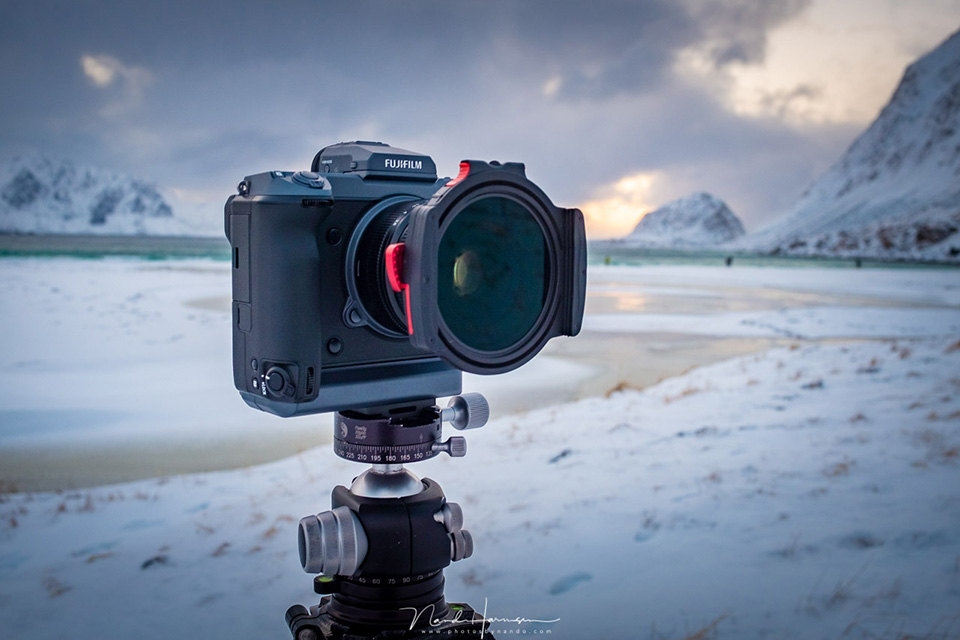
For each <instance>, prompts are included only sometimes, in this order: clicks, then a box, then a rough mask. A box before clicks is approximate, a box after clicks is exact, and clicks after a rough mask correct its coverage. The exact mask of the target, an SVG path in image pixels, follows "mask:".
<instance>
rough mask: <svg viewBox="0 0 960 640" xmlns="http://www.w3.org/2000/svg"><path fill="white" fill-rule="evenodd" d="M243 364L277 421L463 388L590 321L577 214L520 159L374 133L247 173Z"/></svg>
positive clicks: (241, 277)
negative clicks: (445, 172)
mask: <svg viewBox="0 0 960 640" xmlns="http://www.w3.org/2000/svg"><path fill="white" fill-rule="evenodd" d="M225 225H226V234H227V237H228V238H229V239H230V242H231V245H232V249H233V373H234V383H235V384H236V387H237V389H239V390H240V394H241V395H242V396H243V398H244V400H246V402H247V403H248V404H250V405H251V406H253V407H256V408H258V409H261V410H263V411H268V412H270V413H274V414H277V415H280V416H293V415H303V414H310V413H319V412H325V411H334V410H344V409H360V408H371V407H377V406H383V405H392V404H396V403H398V402H406V401H416V400H419V399H423V398H429V399H433V398H437V397H441V396H450V395H455V394H458V393H460V390H461V388H460V386H461V371H469V372H473V373H483V374H492V373H502V372H505V371H510V370H512V369H515V368H517V367H519V366H520V365H522V364H523V363H525V362H527V361H528V360H530V359H531V358H532V357H533V356H534V355H536V354H537V353H538V352H539V351H540V349H541V348H543V346H544V344H545V343H546V342H547V340H549V339H550V338H552V337H554V336H560V335H570V336H572V335H576V334H577V333H578V332H579V330H580V324H581V319H582V316H583V305H584V289H585V282H586V241H585V237H584V223H583V214H582V213H581V212H580V211H579V210H578V209H563V208H560V207H557V206H555V205H554V204H553V203H552V202H550V199H549V198H548V197H547V196H546V194H544V193H543V191H541V190H540V189H539V188H538V187H537V186H536V185H535V184H533V183H532V182H531V181H530V180H528V179H527V178H526V176H525V174H524V166H523V165H522V164H519V163H513V162H510V163H505V164H500V163H498V162H489V163H488V162H480V161H476V160H466V161H464V162H461V163H460V172H459V175H457V176H456V177H455V178H453V179H446V178H445V179H439V180H438V179H437V173H436V167H435V165H434V162H433V160H432V159H431V158H430V157H429V156H426V155H422V154H419V153H413V152H411V151H405V150H403V149H396V148H393V147H390V146H387V145H385V144H383V143H380V142H347V143H341V144H335V145H332V146H329V147H326V148H325V149H323V150H321V151H320V152H319V153H318V154H317V156H316V157H315V158H314V159H313V165H312V167H311V168H310V171H270V172H268V173H259V174H256V175H253V176H249V177H247V178H245V179H244V180H243V182H241V183H240V185H239V188H238V194H237V195H234V196H231V197H230V199H229V200H227V204H226V208H225Z"/></svg>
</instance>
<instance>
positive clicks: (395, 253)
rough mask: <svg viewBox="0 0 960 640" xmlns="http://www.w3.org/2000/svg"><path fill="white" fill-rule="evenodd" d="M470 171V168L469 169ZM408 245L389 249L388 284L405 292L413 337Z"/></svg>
mask: <svg viewBox="0 0 960 640" xmlns="http://www.w3.org/2000/svg"><path fill="white" fill-rule="evenodd" d="M467 170H468V171H469V167H468V168H467ZM405 247H406V245H405V244H404V243H402V242H398V243H396V244H391V245H390V246H389V247H387V250H386V253H385V257H386V259H387V265H386V266H387V282H389V283H390V288H391V289H393V290H394V291H396V292H397V293H400V292H401V291H402V292H403V299H404V302H405V303H406V311H407V334H408V335H411V336H412V335H413V317H412V316H411V315H410V285H409V284H407V283H406V282H404V281H403V252H404V249H405Z"/></svg>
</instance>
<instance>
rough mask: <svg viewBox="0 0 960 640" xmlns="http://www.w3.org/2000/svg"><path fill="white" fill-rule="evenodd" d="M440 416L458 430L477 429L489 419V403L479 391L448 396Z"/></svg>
mask: <svg viewBox="0 0 960 640" xmlns="http://www.w3.org/2000/svg"><path fill="white" fill-rule="evenodd" d="M440 418H441V420H443V421H444V422H449V423H450V425H451V426H452V427H453V428H454V429H458V430H460V431H464V430H466V429H479V428H480V427H482V426H483V425H485V424H487V420H489V419H490V405H489V404H488V403H487V399H486V398H484V397H483V396H482V395H480V394H479V393H465V394H463V395H460V396H454V397H452V398H450V402H448V403H447V408H446V409H444V410H443V411H442V412H441V414H440Z"/></svg>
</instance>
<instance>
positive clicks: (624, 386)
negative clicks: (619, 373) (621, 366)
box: [603, 380, 640, 398]
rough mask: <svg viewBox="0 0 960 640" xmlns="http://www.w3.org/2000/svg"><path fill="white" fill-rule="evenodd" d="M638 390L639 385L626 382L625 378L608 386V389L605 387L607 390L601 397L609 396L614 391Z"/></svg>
mask: <svg viewBox="0 0 960 640" xmlns="http://www.w3.org/2000/svg"><path fill="white" fill-rule="evenodd" d="M639 390H640V388H639V387H637V386H635V385H632V384H630V383H629V382H627V381H626V380H621V381H620V382H618V383H617V384H615V385H614V386H612V387H610V388H609V389H607V392H606V393H604V394H603V397H604V398H609V397H610V396H612V395H613V394H615V393H620V392H621V391H639Z"/></svg>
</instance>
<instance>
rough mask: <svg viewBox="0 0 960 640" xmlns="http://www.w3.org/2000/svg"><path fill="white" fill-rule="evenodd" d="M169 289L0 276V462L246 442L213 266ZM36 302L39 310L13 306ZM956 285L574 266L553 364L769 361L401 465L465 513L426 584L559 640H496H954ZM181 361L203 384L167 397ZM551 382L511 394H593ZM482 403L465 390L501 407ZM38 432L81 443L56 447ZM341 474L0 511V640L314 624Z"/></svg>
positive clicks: (257, 475)
mask: <svg viewBox="0 0 960 640" xmlns="http://www.w3.org/2000/svg"><path fill="white" fill-rule="evenodd" d="M58 263H59V264H58ZM117 264H120V265H121V266H120V267H117V266H116V265H117ZM185 264H186V263H180V264H179V266H178V267H177V268H178V269H181V268H183V266H184V265H185ZM64 265H67V266H68V267H70V268H68V269H63V266H64ZM170 268H171V267H170V266H169V265H167V264H164V263H157V264H151V263H146V262H142V263H123V262H122V261H117V262H111V261H104V262H83V261H67V260H64V261H57V260H47V261H19V260H0V271H2V275H3V276H4V277H3V278H2V279H0V282H2V283H3V284H2V285H0V286H2V287H3V296H2V298H0V304H2V309H0V312H2V317H3V323H4V324H3V336H4V338H3V339H2V340H3V342H2V346H3V349H2V353H0V358H2V360H3V363H2V364H3V365H4V367H3V372H2V373H0V386H2V388H4V389H5V392H4V394H3V395H2V397H0V415H2V416H4V418H3V419H4V422H3V423H2V424H0V432H2V433H0V454H4V455H6V454H7V453H9V452H10V451H11V450H14V449H16V448H17V447H18V446H22V447H26V448H29V447H34V448H33V449H30V450H32V451H36V450H37V449H36V448H35V445H36V443H37V442H38V440H37V439H38V438H39V439H46V440H47V442H48V443H49V445H50V447H51V449H57V450H60V451H62V450H64V449H66V450H67V451H68V452H69V450H70V449H72V448H74V447H83V446H85V445H86V446H87V447H88V448H89V449H95V448H96V446H97V443H99V442H102V443H104V444H106V443H108V442H110V441H111V440H112V439H116V438H118V437H122V438H125V439H126V438H132V439H133V440H136V436H135V435H134V436H131V435H130V434H129V429H126V430H121V425H123V424H127V422H125V420H129V418H130V416H131V415H133V416H135V417H137V418H138V419H141V418H142V419H146V418H148V417H149V416H150V415H153V420H154V422H152V423H148V424H146V426H145V427H144V433H145V434H147V435H145V436H144V437H148V438H149V439H151V441H154V440H155V441H156V442H157V443H162V442H163V441H164V439H165V435H164V434H165V432H164V430H163V429H164V426H165V425H169V428H170V429H171V433H170V434H169V440H171V441H174V442H177V443H180V444H179V445H178V446H180V448H181V449H182V451H183V453H184V454H186V453H187V452H188V450H189V446H187V445H184V444H183V443H184V442H188V441H189V440H187V439H185V438H184V434H185V433H191V432H197V436H196V437H197V438H198V439H200V440H202V439H203V438H204V437H206V436H204V435H203V432H204V431H210V432H212V433H214V434H216V436H217V437H220V436H221V435H222V436H224V438H226V435H225V434H228V433H230V430H231V429H234V428H235V429H239V430H240V431H237V432H235V437H236V439H237V440H242V438H243V434H244V433H245V432H244V431H243V429H245V428H246V429H249V430H250V431H249V433H251V434H253V433H255V432H257V429H256V428H255V427H250V426H248V427H242V426H239V425H241V424H246V425H250V424H251V423H252V422H253V421H254V420H255V418H256V416H255V415H254V414H256V412H254V411H251V410H249V409H247V408H246V407H245V406H244V405H242V404H241V403H239V402H238V401H236V397H235V396H231V399H230V400H227V396H226V395H224V396H223V398H222V399H221V396H220V395H218V394H219V393H220V392H219V391H216V392H214V391H213V390H212V389H213V387H214V383H213V382H209V380H213V379H215V377H217V376H226V379H227V380H228V381H229V362H226V363H220V362H207V360H209V359H210V358H211V357H212V356H214V355H219V354H221V353H222V351H223V345H222V344H219V343H218V342H216V341H217V340H223V341H224V342H228V339H229V336H224V337H220V335H219V331H218V330H216V329H215V328H217V327H218V325H219V323H220V320H219V317H220V316H219V314H222V313H223V312H222V310H218V309H217V306H216V305H217V304H221V303H220V302H218V301H217V300H218V299H217V298H216V292H215V291H214V293H211V291H212V290H214V289H215V284H217V283H219V282H220V281H221V280H222V275H223V274H222V273H219V274H218V270H219V271H220V272H222V269H221V266H220V265H217V264H216V263H203V262H198V263H196V264H192V265H190V268H191V269H192V270H193V274H194V276H195V277H185V276H184V275H183V274H180V275H179V276H178V281H180V282H181V283H182V285H181V286H180V287H178V288H172V287H170V286H168V285H169V282H168V281H167V280H165V279H164V275H163V274H164V273H165V272H164V271H163V270H164V269H167V270H169V269H170ZM131 274H132V275H131ZM158 274H159V275H158ZM218 278H219V280H218ZM38 282H42V283H45V286H48V291H49V293H50V295H46V294H45V295H44V296H36V295H34V294H33V293H31V292H33V291H35V290H36V289H37V283H38ZM145 283H147V284H149V285H150V286H145ZM958 285H960V278H958V274H957V273H956V272H954V271H941V270H933V271H926V270H923V271H912V270H903V271H901V270H861V271H853V270H849V271H843V270H813V269H791V270H782V269H736V268H734V269H731V270H725V269H710V268H683V267H656V268H632V269H628V268H610V269H602V268H601V269H594V270H593V273H592V275H591V291H592V292H593V294H592V297H591V303H590V309H591V311H592V312H593V313H591V314H590V315H589V316H588V318H587V322H586V324H585V332H584V334H583V335H582V336H581V338H577V339H576V340H575V341H572V342H571V344H576V343H577V341H581V340H583V341H590V340H601V339H602V338H603V337H604V336H607V335H611V334H616V335H618V336H632V337H633V339H634V340H635V341H636V342H637V344H638V345H639V344H641V343H643V342H644V340H645V339H646V336H648V335H652V334H651V333H649V332H654V333H656V334H658V335H659V334H660V332H663V331H672V332H684V331H686V332H695V333H696V332H701V333H703V332H712V333H713V334H714V335H720V336H722V335H725V334H731V333H732V334H734V335H739V336H744V335H749V336H754V337H762V338H772V337H774V338H777V339H778V340H780V341H781V344H783V345H784V346H782V347H779V348H775V349H773V350H768V351H765V352H763V353H759V354H752V355H747V356H743V357H739V358H734V359H729V360H726V361H724V362H720V363H717V364H712V365H709V366H704V367H700V368H697V369H695V370H693V371H691V372H688V373H686V374H683V375H679V376H673V377H671V378H669V379H667V380H665V381H664V382H662V383H660V384H658V385H656V386H653V387H649V388H646V389H645V390H643V391H636V390H630V389H626V390H623V391H620V392H616V393H613V394H612V395H611V396H610V397H609V398H603V397H595V398H587V399H584V400H580V401H578V402H573V403H567V404H559V405H555V406H550V407H546V408H541V409H535V410H531V411H528V412H521V413H502V414H501V415H500V417H498V418H496V419H494V420H493V421H492V422H491V423H490V424H489V425H488V426H487V427H485V428H484V429H482V430H480V431H476V432H470V433H469V434H468V435H469V441H470V452H469V455H468V456H467V457H466V458H463V459H456V460H450V459H447V458H446V457H442V458H438V459H435V460H432V461H429V462H425V463H421V464H419V465H415V466H414V467H413V471H415V472H416V473H418V474H419V475H421V476H428V477H432V478H434V479H435V480H437V481H439V482H440V483H441V484H442V486H443V487H444V489H445V491H446V494H447V496H448V498H449V499H451V500H454V501H457V502H459V503H461V504H462V505H463V507H464V511H465V514H466V523H467V525H466V526H467V528H468V529H469V530H470V531H471V532H472V533H473V534H474V536H475V539H476V543H477V544H476V546H477V550H476V553H475V555H474V556H473V557H472V558H469V559H467V560H465V561H463V562H460V563H457V564H455V565H453V566H451V567H450V568H449V569H448V570H447V580H448V584H447V597H448V599H450V600H454V601H456V600H462V601H467V602H470V603H471V604H473V605H474V606H475V607H477V608H482V607H483V605H484V603H486V605H487V612H488V615H490V616H494V617H498V618H517V617H523V618H535V619H543V620H553V619H557V618H559V619H560V620H559V621H558V622H555V623H551V624H536V623H525V624H519V625H518V624H516V623H514V624H511V623H503V622H501V623H496V624H495V625H494V628H493V630H494V632H495V633H496V634H497V635H498V637H510V636H512V635H514V634H516V633H519V632H524V631H525V632H526V633H528V634H533V633H534V632H536V631H550V632H551V635H552V636H553V637H559V638H627V637H631V638H632V637H636V638H658V639H659V638H685V637H697V638H709V637H721V638H802V639H807V638H840V637H843V638H907V637H910V636H912V637H921V638H958V637H960V613H958V612H960V342H958V339H960V310H958V306H960V289H958ZM192 288H195V289H192ZM53 289H57V291H52V290H53ZM104 289H109V291H110V292H111V293H110V295H107V294H106V293H104V291H103V290H104ZM604 292H605V293H604ZM718 292H720V294H718ZM721 294H722V295H721ZM18 296H19V297H18ZM60 296H62V299H61V297H60ZM84 296H87V297H89V298H90V299H84ZM184 300H190V301H193V302H194V304H193V306H191V307H189V308H190V309H191V311H190V313H192V314H193V316H192V317H191V318H190V319H189V321H187V320H185V319H184V316H183V314H182V313H178V312H177V311H176V309H178V308H180V307H181V306H182V305H180V304H179V303H182V302H183V301H184ZM204 300H206V302H203V301H204ZM691 300H695V301H696V302H695V304H694V308H692V309H691V308H689V307H690V304H691V303H690V301H691ZM737 300H739V301H741V302H742V301H744V300H746V301H747V302H745V303H742V304H740V303H737V302H736V301H737ZM111 301H112V302H111ZM198 301H199V302H198ZM107 303H111V304H113V303H115V304H113V306H109V305H108V304H107ZM23 304H32V305H34V306H35V309H34V310H33V312H32V313H24V312H23V311H22V305H23ZM40 305H46V306H40ZM639 311H642V313H639ZM161 328H164V329H165V331H166V332H158V329H161ZM38 333H39V334H40V335H42V336H44V338H43V339H42V340H38V339H35V338H29V339H28V338H27V337H26V336H34V335H36V334H38ZM17 336H21V339H14V338H15V337H17ZM124 336H127V338H124ZM151 341H153V342H151ZM601 343H602V342H598V344H601ZM618 344H621V345H622V344H628V343H624V342H621V343H618ZM105 345H106V346H105ZM118 345H120V346H118ZM104 351H107V352H109V354H110V355H112V357H111V358H106V359H105V358H104V357H103V353H104ZM561 351H562V350H561ZM227 352H228V351H227ZM118 353H121V354H125V355H126V356H127V357H126V358H119V362H118V361H117V360H118V358H117V354H118ZM164 354H165V355H164ZM181 357H182V358H186V359H187V362H188V363H189V364H190V365H191V366H201V367H203V366H206V367H208V368H209V369H208V370H204V371H203V372H202V373H203V375H197V376H193V377H189V378H185V377H184V376H182V375H180V374H179V372H180V371H181V370H182V365H180V364H179V363H178V362H177V359H178V358H181ZM619 357H621V358H624V359H630V358H631V357H632V354H631V353H621V354H619ZM551 358H552V359H550V360H546V361H544V364H538V365H535V366H536V367H539V368H537V369H536V370H534V371H533V372H532V373H528V377H529V378H538V379H540V380H541V382H540V384H539V386H538V385H536V384H533V383H528V384H531V387H530V389H533V390H535V389H537V388H540V389H542V388H544V385H543V382H542V380H543V379H544V378H546V379H547V380H552V381H554V382H556V381H558V380H559V381H562V380H566V381H568V383H570V384H573V385H576V384H578V381H580V380H581V379H582V378H583V377H584V375H586V374H589V372H590V371H592V370H593V368H594V367H595V364H594V363H587V364H586V365H584V364H579V365H578V364H577V363H576V362H571V361H569V360H566V359H562V358H559V357H556V356H551ZM205 362H206V364H204V363H205ZM558 363H559V364H563V365H564V366H565V367H568V368H567V369H564V370H563V371H560V372H557V371H556V368H557V367H556V365H558ZM191 370H193V369H191ZM585 372H586V373H585ZM552 376H556V377H552ZM117 379H120V380H121V382H116V380H117ZM526 379H527V378H519V377H514V378H513V379H512V380H513V382H512V384H511V386H512V387H516V386H517V384H518V381H520V380H526ZM158 380H162V381H164V388H165V389H166V391H167V392H168V393H169V396H168V400H165V401H164V402H163V403H160V404H157V403H156V401H155V400H151V398H153V397H154V396H155V395H156V391H155V388H156V381H158ZM198 380H199V381H200V382H198ZM494 381H495V379H494V378H487V379H483V380H475V379H472V378H471V379H468V380H467V381H466V385H465V386H466V387H467V388H468V389H474V388H478V387H483V386H484V385H486V386H487V387H488V388H482V389H481V390H483V391H485V392H487V393H490V394H491V395H494V396H495V395H496V394H497V393H501V392H504V389H503V388H502V387H500V388H499V389H498V387H497V386H496V385H497V384H498V383H496V382H494ZM626 382H627V384H625V385H622V386H626V387H629V386H630V384H629V380H627V381H626ZM141 383H143V384H146V385H147V388H146V389H144V390H143V391H142V394H141V395H137V394H135V393H133V391H132V390H133V389H136V388H137V387H138V385H139V384H141ZM473 383H476V384H475V385H474V384H473ZM111 384H116V385H118V387H117V389H118V392H116V393H115V394H114V395H111V393H113V392H111ZM11 391H13V393H11ZM119 391H122V393H120V392H119ZM131 395H133V397H129V396H131ZM104 398H107V399H109V400H110V401H111V402H110V404H109V405H105V400H104ZM144 404H146V405H147V406H148V407H150V410H149V411H148V410H146V409H144V408H143V405H144ZM494 406H496V404H495V405H494ZM84 411H89V412H90V413H89V414H84V413H83V412H84ZM104 411H110V412H115V413H117V414H119V415H118V417H117V419H116V421H115V422H113V423H109V422H107V423H106V424H105V423H104V421H103V420H102V416H98V415H97V412H104ZM57 412H60V414H59V415H60V416H61V421H63V420H67V421H72V420H74V419H75V418H77V416H78V415H79V416H81V417H82V416H83V415H87V417H89V418H90V420H89V424H87V425H80V426H79V427H76V428H74V426H75V425H73V424H63V425H61V427H60V429H59V430H58V429H55V427H56V426H57V422H56V420H55V419H54V418H55V416H56V415H57ZM154 414H155V415H154ZM25 419H32V420H35V423H36V428H32V427H31V426H30V424H29V423H28V422H24V420H25ZM265 419H268V420H273V418H270V417H265ZM190 420H195V421H194V422H189V421H190ZM233 420H235V421H236V424H233V423H232V422H231V421H233ZM110 424H112V425H113V426H112V427H111V426H110ZM288 424H290V423H289V422H284V423H283V427H284V429H281V428H279V427H277V432H278V434H279V433H280V431H284V430H285V429H286V428H289V429H292V430H296V429H297V428H298V427H297V426H296V425H295V424H294V426H291V427H287V425H288ZM12 425H20V427H19V431H17V433H16V434H14V435H10V433H9V432H10V431H13V430H14V429H12V428H11V427H12ZM315 425H316V422H314V423H313V425H311V426H312V427H315ZM271 426H273V425H272V424H271ZM38 429H39V431H38ZM78 433H79V434H81V435H77V434H78ZM121 434H122V436H121ZM278 437H280V436H278ZM64 440H65V441H66V443H67V444H66V446H64V444H63V441H64ZM41 463H42V461H41ZM359 471H360V468H359V467H358V466H357V465H355V464H351V463H347V462H345V461H342V460H339V459H338V458H336V457H335V456H334V455H333V453H332V452H331V451H330V449H329V447H328V446H320V447H317V448H313V449H309V450H306V451H303V452H302V453H299V454H297V455H295V456H293V457H290V458H286V459H283V460H280V461H278V462H273V463H268V464H263V465H259V466H254V467H249V468H245V469H239V470H233V471H220V472H213V473H198V474H186V475H179V476H172V477H165V478H163V479H160V480H141V481H137V482H133V483H127V484H122V485H113V486H105V487H100V488H95V489H84V490H76V491H64V492H59V493H8V494H5V495H0V637H2V638H8V637H9V638H54V637H60V636H63V635H64V634H66V635H67V636H68V637H76V638H105V637H124V636H130V637H137V638H169V637H184V638H193V637H197V638H200V637H204V638H236V637H244V638H245V637H251V638H253V637H256V638H268V637H272V638H280V637H286V636H287V634H288V632H287V631H286V629H285V627H284V624H283V618H282V615H283V612H284V610H285V609H286V608H287V606H289V605H290V604H293V603H296V602H301V603H309V602H310V601H311V600H312V598H313V596H312V593H311V590H310V577H309V576H307V575H306V574H304V573H302V572H301V571H300V569H299V563H298V560H297V550H296V546H295V543H294V536H295V524H296V521H298V520H299V518H300V517H301V516H303V515H306V514H308V513H311V512H316V511H318V510H322V509H325V508H327V506H328V503H329V492H330V490H331V488H332V487H333V486H334V485H335V484H342V483H348V482H349V480H350V478H352V477H353V476H354V475H356V474H357V473H358V472H359ZM698 633H699V634H700V635H697V634H698Z"/></svg>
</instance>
